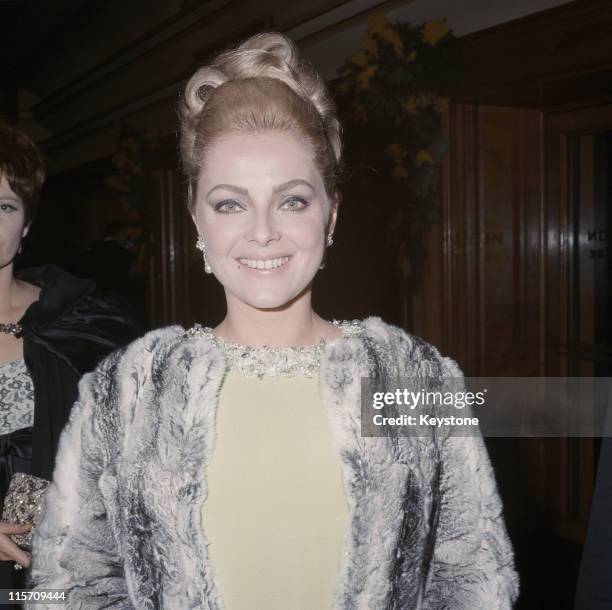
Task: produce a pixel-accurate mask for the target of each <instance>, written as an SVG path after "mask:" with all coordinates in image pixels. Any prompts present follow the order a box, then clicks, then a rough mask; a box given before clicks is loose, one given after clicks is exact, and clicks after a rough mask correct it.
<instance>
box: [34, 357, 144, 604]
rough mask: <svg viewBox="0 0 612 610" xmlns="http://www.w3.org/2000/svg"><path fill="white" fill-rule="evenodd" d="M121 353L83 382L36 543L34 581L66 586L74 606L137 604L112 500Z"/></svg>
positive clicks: (52, 586)
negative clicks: (130, 589)
mask: <svg viewBox="0 0 612 610" xmlns="http://www.w3.org/2000/svg"><path fill="white" fill-rule="evenodd" d="M119 357H120V353H115V354H112V355H111V356H109V358H107V359H106V360H105V361H104V362H103V363H102V364H100V365H99V367H98V368H97V369H96V370H95V371H94V372H93V373H89V374H87V375H85V376H84V377H83V378H82V380H81V382H80V383H79V398H78V401H77V402H76V403H75V405H74V408H73V410H72V412H71V416H70V419H69V421H68V424H67V425H66V427H65V429H64V431H63V433H62V436H61V438H60V443H59V448H58V453H57V457H56V466H55V471H54V473H53V481H52V483H51V484H50V486H49V489H48V491H47V494H46V498H45V512H44V516H43V519H42V522H41V524H40V525H39V527H38V528H37V530H36V531H35V533H34V536H33V541H32V564H31V568H30V571H29V584H30V586H32V588H33V589H34V590H42V589H63V590H65V591H66V596H67V601H66V607H68V608H71V609H73V608H83V609H85V608H86V609H87V610H95V609H99V608H105V609H107V608H113V609H119V608H122V609H123V608H132V607H133V606H132V604H131V603H130V600H129V597H128V594H127V588H126V582H125V578H124V571H123V564H122V560H121V558H120V556H119V553H118V549H117V540H116V539H115V534H114V529H113V527H112V526H111V523H110V517H109V508H110V507H111V506H112V501H110V502H109V501H108V498H111V497H112V495H113V481H114V477H113V474H112V471H113V469H112V459H113V457H112V454H113V451H112V449H111V445H110V440H109V439H111V438H112V436H111V430H112V429H113V428H114V427H115V426H114V418H115V417H116V413H115V410H116V401H117V395H116V387H115V384H116V380H115V379H114V374H113V373H114V370H115V367H116V364H117V361H118V359H119ZM115 436H116V435H115ZM42 607H47V606H46V605H43V606H42ZM36 608H37V609H39V608H41V605H40V604H37V605H36ZM49 608H55V606H49Z"/></svg>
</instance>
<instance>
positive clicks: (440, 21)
mask: <svg viewBox="0 0 612 610" xmlns="http://www.w3.org/2000/svg"><path fill="white" fill-rule="evenodd" d="M447 34H448V27H446V19H445V18H444V17H438V18H437V19H432V20H431V21H428V22H427V23H426V24H425V26H424V27H423V42H426V43H427V44H430V45H432V46H434V45H436V44H438V42H440V40H441V39H442V38H444V37H445V36H446V35H447Z"/></svg>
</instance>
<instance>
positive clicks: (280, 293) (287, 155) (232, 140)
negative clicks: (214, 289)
mask: <svg viewBox="0 0 612 610" xmlns="http://www.w3.org/2000/svg"><path fill="white" fill-rule="evenodd" d="M203 168H204V169H203V170H202V172H201V174H200V177H199V181H198V185H197V192H196V198H195V207H194V210H193V216H194V221H195V223H196V226H197V228H198V231H199V233H200V235H202V237H203V238H204V241H205V242H206V250H207V258H208V261H209V263H210V266H211V268H212V271H213V273H214V274H215V276H216V277H217V279H218V280H219V281H220V282H221V284H222V285H223V287H224V288H225V291H226V294H227V297H228V299H229V298H231V297H235V298H237V299H239V300H240V301H242V302H243V303H246V304H248V305H251V306H252V307H256V308H266V309H267V308H276V307H282V306H283V305H285V304H287V303H288V302H290V301H291V300H292V299H294V298H295V297H296V296H298V295H300V294H301V293H302V292H303V291H304V289H305V288H308V287H309V285H310V283H311V282H312V279H313V278H314V276H315V274H316V273H317V270H318V269H319V265H320V264H321V260H322V258H323V254H324V250H325V240H326V235H327V234H326V229H327V226H328V221H329V223H330V224H329V230H333V226H334V224H335V220H336V209H335V206H334V209H333V210H332V211H331V218H330V206H331V204H330V201H329V199H328V197H327V195H326V193H325V188H324V185H323V180H322V177H321V175H320V172H319V171H318V169H317V168H316V167H315V165H314V164H313V161H312V156H311V153H310V151H309V150H308V149H307V148H306V147H305V146H304V145H303V144H302V143H301V142H300V141H299V140H298V139H297V138H295V137H294V136H292V135H289V134H285V133H279V132H267V133H261V134H231V135H228V136H227V137H225V138H224V139H222V140H219V141H217V142H215V143H213V144H212V145H211V146H210V147H209V149H208V151H207V153H206V155H205V158H204V159H203Z"/></svg>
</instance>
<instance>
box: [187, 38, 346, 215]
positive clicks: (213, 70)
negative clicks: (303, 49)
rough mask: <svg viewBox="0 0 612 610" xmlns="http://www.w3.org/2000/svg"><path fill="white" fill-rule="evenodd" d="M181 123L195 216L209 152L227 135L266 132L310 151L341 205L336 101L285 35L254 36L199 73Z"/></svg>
mask: <svg viewBox="0 0 612 610" xmlns="http://www.w3.org/2000/svg"><path fill="white" fill-rule="evenodd" d="M180 118H181V135H180V150H181V159H182V164H183V169H184V171H185V173H186V176H187V180H188V207H189V210H190V211H191V210H192V209H193V205H194V199H195V194H196V187H197V182H198V177H199V175H200V172H201V171H202V164H203V160H204V155H205V153H206V150H207V148H208V147H209V146H210V145H211V144H212V143H214V142H215V141H217V140H218V139H221V138H222V137H223V136H225V135H228V134H229V133H258V132H259V133H260V132H263V131H269V130H274V131H280V132H285V133H291V134H293V135H294V136H296V137H297V138H298V139H299V140H300V141H301V142H303V144H304V145H305V146H307V147H308V148H309V149H310V151H311V152H312V155H313V161H314V163H315V166H316V167H317V168H318V170H319V171H320V173H321V176H322V178H323V183H324V185H325V190H326V193H327V196H328V197H329V198H330V200H332V199H335V200H336V201H337V202H338V203H339V202H340V192H339V189H338V181H339V179H340V174H341V166H342V141H341V126H340V123H339V121H338V119H337V118H336V110H335V105H334V102H333V100H332V98H331V95H330V93H329V91H328V88H327V86H326V84H325V82H324V80H323V79H322V77H321V76H320V75H319V74H318V73H317V71H316V70H315V69H314V68H313V67H312V66H311V65H310V64H309V63H308V62H306V61H305V60H303V59H302V58H300V56H299V52H298V50H297V47H296V46H295V44H294V43H293V41H291V40H290V39H289V38H287V37H286V36H284V35H283V34H280V33H278V32H265V33H260V34H256V35H255V36H252V37H251V38H249V39H247V40H246V41H244V42H243V43H242V44H240V45H238V46H237V47H235V48H231V49H228V50H226V51H224V52H222V53H221V54H220V55H218V56H217V57H216V58H215V59H214V60H213V61H212V62H211V63H210V64H208V65H205V66H203V67H202V68H200V69H199V70H198V71H197V72H196V73H195V74H194V75H193V76H192V77H191V79H190V80H189V82H188V83H187V86H186V88H185V95H184V98H183V99H182V100H181V104H180Z"/></svg>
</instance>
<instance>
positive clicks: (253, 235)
mask: <svg viewBox="0 0 612 610" xmlns="http://www.w3.org/2000/svg"><path fill="white" fill-rule="evenodd" d="M247 239H248V241H255V242H257V243H258V244H259V245H260V246H267V245H268V244H269V243H270V242H271V241H278V240H279V239H280V234H279V232H278V230H277V229H276V227H275V226H274V222H273V221H272V219H271V218H270V214H269V213H268V210H259V211H256V212H255V214H254V215H253V221H252V225H251V227H250V230H249V235H248V237H247Z"/></svg>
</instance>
